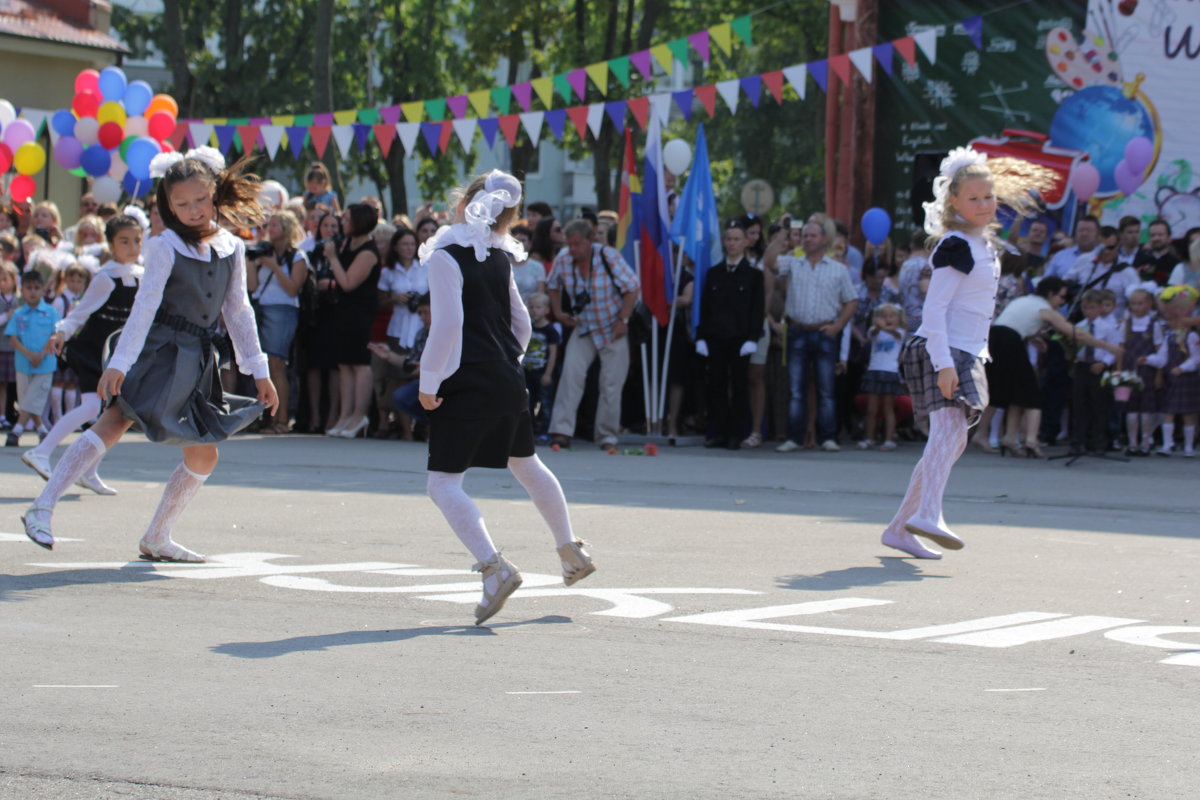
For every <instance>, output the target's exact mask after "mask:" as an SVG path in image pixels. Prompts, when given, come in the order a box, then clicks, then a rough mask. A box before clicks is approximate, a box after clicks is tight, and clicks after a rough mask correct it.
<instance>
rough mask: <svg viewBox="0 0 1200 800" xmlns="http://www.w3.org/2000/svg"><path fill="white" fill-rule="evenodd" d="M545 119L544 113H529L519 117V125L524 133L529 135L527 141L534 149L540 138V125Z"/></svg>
mask: <svg viewBox="0 0 1200 800" xmlns="http://www.w3.org/2000/svg"><path fill="white" fill-rule="evenodd" d="M545 119H546V112H545V111H530V112H528V113H526V114H522V115H521V125H522V126H523V127H524V128H525V133H527V134H529V141H530V142H531V143H532V144H533V146H534V147H537V146H538V141H539V140H540V139H541V138H542V123H543V122H544V121H545Z"/></svg>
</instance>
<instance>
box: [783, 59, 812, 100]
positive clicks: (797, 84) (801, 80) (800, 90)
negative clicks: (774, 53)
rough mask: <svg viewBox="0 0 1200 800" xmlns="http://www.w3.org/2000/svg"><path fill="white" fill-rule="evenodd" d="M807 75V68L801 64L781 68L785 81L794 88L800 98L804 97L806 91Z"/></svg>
mask: <svg viewBox="0 0 1200 800" xmlns="http://www.w3.org/2000/svg"><path fill="white" fill-rule="evenodd" d="M807 75H808V70H806V69H805V68H804V65H803V64H797V65H795V66H794V67H784V68H783V77H785V78H787V82H788V83H790V84H791V85H792V88H793V89H795V90H796V94H798V95H799V96H800V99H801V100H803V99H804V95H805V94H806V92H807V91H808V80H807V79H806V78H807Z"/></svg>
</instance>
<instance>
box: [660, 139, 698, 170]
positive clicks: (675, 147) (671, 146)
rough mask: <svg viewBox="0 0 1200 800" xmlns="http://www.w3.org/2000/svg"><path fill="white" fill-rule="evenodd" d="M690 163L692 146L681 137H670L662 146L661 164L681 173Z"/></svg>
mask: <svg viewBox="0 0 1200 800" xmlns="http://www.w3.org/2000/svg"><path fill="white" fill-rule="evenodd" d="M691 163H692V147H691V145H689V144H688V143H687V142H685V141H684V140H683V139H672V140H671V141H669V142H667V144H666V146H665V147H663V166H665V167H666V168H667V169H669V170H671V172H672V173H673V174H675V175H682V174H683V173H684V172H685V171H686V170H687V168H688V165H689V164H691Z"/></svg>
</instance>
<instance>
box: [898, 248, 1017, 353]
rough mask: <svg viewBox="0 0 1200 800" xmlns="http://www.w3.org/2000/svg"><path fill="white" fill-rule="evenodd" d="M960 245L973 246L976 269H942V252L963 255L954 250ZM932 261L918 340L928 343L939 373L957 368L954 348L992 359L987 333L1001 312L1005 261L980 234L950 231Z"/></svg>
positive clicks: (948, 266) (969, 266)
mask: <svg viewBox="0 0 1200 800" xmlns="http://www.w3.org/2000/svg"><path fill="white" fill-rule="evenodd" d="M955 240H961V241H964V242H966V243H967V245H969V247H970V259H971V260H972V261H973V263H972V264H958V265H955V264H952V263H947V264H946V265H942V264H941V263H940V262H941V261H942V260H943V259H939V257H938V251H939V250H941V249H942V248H947V252H950V251H951V250H956V249H957V250H962V247H961V245H955V244H953V243H954V242H955ZM964 255H965V253H964ZM929 261H930V263H931V264H933V267H934V269H933V276H932V277H931V278H930V279H929V291H928V293H926V295H925V306H924V309H923V310H922V314H921V327H920V328H918V329H917V333H916V335H917V336H923V337H925V339H926V345H925V349H926V350H927V351H928V353H929V358H930V360H931V361H932V362H933V368H934V370H941V369H945V368H947V367H950V368H953V367H954V359H953V358H952V357H951V355H950V348H954V349H956V350H962V351H964V352H967V353H970V354H971V355H973V356H976V357H978V358H983V359H984V360H988V359H990V358H991V356H990V354H989V353H988V346H987V345H988V329H989V327H991V323H992V314H994V313H995V311H996V286H997V285H998V284H999V282H1000V259H999V258H997V257H996V253H995V251H994V250H993V249H992V246H991V244H989V243H988V242H987V241H986V240H985V239H984V238H983V237H982V236H979V235H977V234H968V233H963V232H961V231H951V232H949V233H947V234H946V235H945V236H943V237H942V240H941V241H940V242H938V243H937V246H936V247H935V248H934V249H933V252H932V253H931V254H930V256H929ZM964 269H965V270H966V271H964Z"/></svg>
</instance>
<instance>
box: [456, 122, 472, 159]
mask: <svg viewBox="0 0 1200 800" xmlns="http://www.w3.org/2000/svg"><path fill="white" fill-rule="evenodd" d="M476 122H478V120H476V119H475V118H474V117H468V118H467V119H456V120H454V133H455V134H456V135H457V136H458V140H459V141H460V142H462V146H463V150H465V151H467V152H468V153H469V152H471V148H472V147H474V146H475V123H476Z"/></svg>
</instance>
